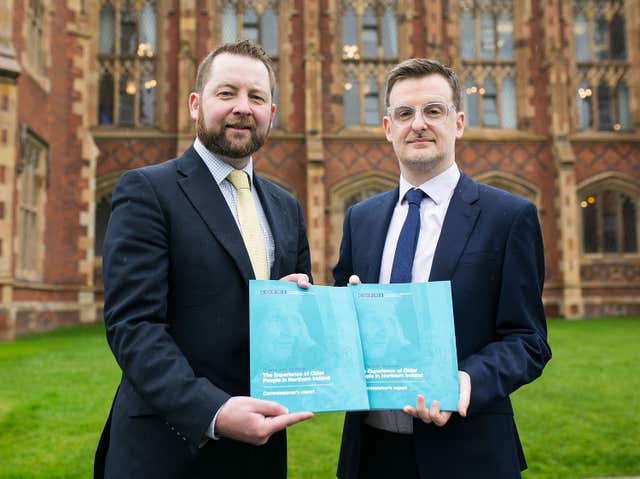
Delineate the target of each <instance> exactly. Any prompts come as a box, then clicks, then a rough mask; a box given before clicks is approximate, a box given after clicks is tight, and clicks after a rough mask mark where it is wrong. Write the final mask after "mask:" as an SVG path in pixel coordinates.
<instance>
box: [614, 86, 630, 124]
mask: <svg viewBox="0 0 640 479" xmlns="http://www.w3.org/2000/svg"><path fill="white" fill-rule="evenodd" d="M616 95H617V98H616V99H617V106H618V123H619V125H620V129H621V130H630V129H631V110H630V108H629V101H630V100H629V88H628V87H627V84H626V83H625V82H624V81H621V82H620V83H618V88H617V90H616Z"/></svg>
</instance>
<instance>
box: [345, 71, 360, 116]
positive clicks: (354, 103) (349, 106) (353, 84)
mask: <svg viewBox="0 0 640 479" xmlns="http://www.w3.org/2000/svg"><path fill="white" fill-rule="evenodd" d="M342 95H343V101H344V124H345V125H348V126H351V125H358V124H359V123H360V101H359V97H360V93H359V89H358V81H357V80H356V78H355V77H354V76H353V75H348V76H347V79H346V81H345V84H344V89H343V93H342Z"/></svg>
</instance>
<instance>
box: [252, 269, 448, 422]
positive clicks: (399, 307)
mask: <svg viewBox="0 0 640 479" xmlns="http://www.w3.org/2000/svg"><path fill="white" fill-rule="evenodd" d="M249 309H250V342H251V343H250V344H251V347H250V369H251V396H252V397H255V398H259V399H268V400H273V401H276V402H279V403H281V404H283V405H284V406H286V407H287V408H288V409H289V411H290V412H295V411H314V412H323V411H353V410H369V409H402V408H403V407H404V406H405V405H413V406H415V402H416V395H418V394H422V395H423V396H424V397H425V400H426V403H427V405H430V404H431V402H432V401H433V400H438V402H439V403H440V408H441V409H442V410H447V411H455V410H456V409H457V404H458V364H457V356H456V341H455V330H454V324H453V309H452V304H451V285H450V283H449V282H448V281H439V282H430V283H408V284H361V285H350V286H349V287H331V286H315V285H311V286H309V289H302V288H300V287H298V286H297V285H296V284H294V283H289V282H285V281H257V280H252V281H250V284H249Z"/></svg>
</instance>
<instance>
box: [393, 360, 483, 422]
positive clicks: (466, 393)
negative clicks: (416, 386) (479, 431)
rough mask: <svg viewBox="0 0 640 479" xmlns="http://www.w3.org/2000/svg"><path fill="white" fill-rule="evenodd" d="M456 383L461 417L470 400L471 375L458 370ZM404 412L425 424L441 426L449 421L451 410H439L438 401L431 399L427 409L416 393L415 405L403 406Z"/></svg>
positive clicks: (422, 397)
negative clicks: (458, 388) (458, 390)
mask: <svg viewBox="0 0 640 479" xmlns="http://www.w3.org/2000/svg"><path fill="white" fill-rule="evenodd" d="M458 383H459V385H460V394H459V396H458V414H460V416H462V417H466V416H467V409H468V408H469V402H470V401H471V376H469V374H468V373H466V372H464V371H458ZM402 410H403V411H404V412H405V413H407V414H409V415H410V416H413V417H415V418H417V419H422V421H423V422H425V423H427V424H431V423H433V424H435V425H436V426H438V427H442V426H444V425H445V424H447V422H448V421H449V418H450V417H451V411H441V410H440V404H439V403H438V401H433V402H432V403H431V407H430V408H429V409H427V407H426V405H425V403H424V396H422V395H420V394H418V397H417V398H416V407H415V408H413V407H411V406H405V407H404V408H403V409H402Z"/></svg>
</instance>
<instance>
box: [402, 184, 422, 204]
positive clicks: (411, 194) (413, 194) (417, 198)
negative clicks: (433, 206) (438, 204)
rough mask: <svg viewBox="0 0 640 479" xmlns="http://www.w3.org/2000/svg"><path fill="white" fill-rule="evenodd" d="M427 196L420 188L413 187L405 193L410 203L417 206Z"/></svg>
mask: <svg viewBox="0 0 640 479" xmlns="http://www.w3.org/2000/svg"><path fill="white" fill-rule="evenodd" d="M425 196H427V194H426V193H425V192H424V191H422V190H421V189H419V188H412V189H410V190H409V191H407V193H406V194H405V195H404V197H405V199H406V200H407V202H408V203H409V204H410V205H417V206H420V203H421V202H422V199H423V198H424V197H425Z"/></svg>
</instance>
